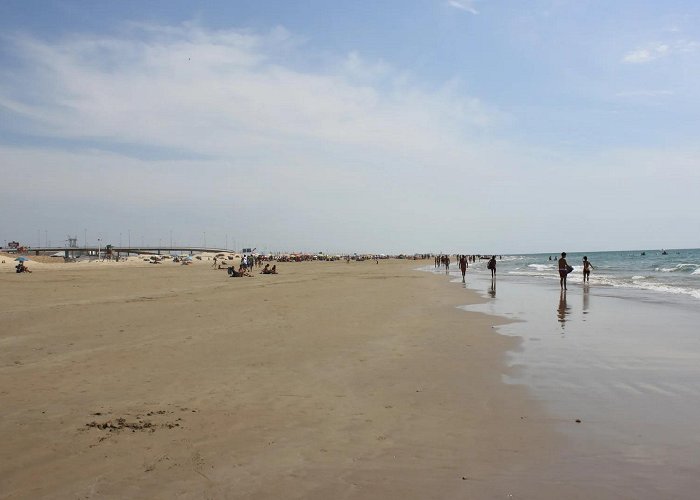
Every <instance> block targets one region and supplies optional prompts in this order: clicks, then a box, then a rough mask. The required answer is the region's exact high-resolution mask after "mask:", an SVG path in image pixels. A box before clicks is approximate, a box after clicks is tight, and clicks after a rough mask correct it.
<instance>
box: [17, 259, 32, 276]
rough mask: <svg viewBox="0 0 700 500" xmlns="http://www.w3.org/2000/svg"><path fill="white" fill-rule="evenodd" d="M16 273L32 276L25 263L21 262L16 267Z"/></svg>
mask: <svg viewBox="0 0 700 500" xmlns="http://www.w3.org/2000/svg"><path fill="white" fill-rule="evenodd" d="M15 272H18V273H30V274H31V271H30V270H29V268H28V267H27V266H25V265H24V262H20V263H19V264H17V265H16V266H15Z"/></svg>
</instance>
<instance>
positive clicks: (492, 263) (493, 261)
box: [486, 255, 496, 279]
mask: <svg viewBox="0 0 700 500" xmlns="http://www.w3.org/2000/svg"><path fill="white" fill-rule="evenodd" d="M486 268H487V269H490V270H491V279H494V278H495V277H496V256H495V255H494V256H493V257H491V259H490V260H489V263H488V264H486Z"/></svg>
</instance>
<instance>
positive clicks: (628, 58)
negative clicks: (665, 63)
mask: <svg viewBox="0 0 700 500" xmlns="http://www.w3.org/2000/svg"><path fill="white" fill-rule="evenodd" d="M668 53H669V46H668V45H666V44H663V43H659V44H655V45H652V46H650V47H647V48H643V49H637V50H633V51H631V52H628V53H627V54H625V56H624V57H623V58H622V60H623V61H624V62H626V63H630V64H643V63H648V62H651V61H653V60H655V59H659V58H660V57H664V56H666V55H668Z"/></svg>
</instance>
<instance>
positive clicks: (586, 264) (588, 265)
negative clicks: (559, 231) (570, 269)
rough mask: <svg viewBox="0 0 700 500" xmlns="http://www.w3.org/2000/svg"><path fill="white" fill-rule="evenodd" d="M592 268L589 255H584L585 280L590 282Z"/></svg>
mask: <svg viewBox="0 0 700 500" xmlns="http://www.w3.org/2000/svg"><path fill="white" fill-rule="evenodd" d="M591 269H593V264H591V263H590V261H589V260H588V257H586V256H585V255H584V256H583V282H584V283H589V282H590V276H591Z"/></svg>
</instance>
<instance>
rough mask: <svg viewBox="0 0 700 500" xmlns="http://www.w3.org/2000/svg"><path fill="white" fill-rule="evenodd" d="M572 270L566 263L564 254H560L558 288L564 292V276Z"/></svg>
mask: <svg viewBox="0 0 700 500" xmlns="http://www.w3.org/2000/svg"><path fill="white" fill-rule="evenodd" d="M573 270H574V268H573V267H571V266H570V265H569V263H568V262H566V252H562V253H561V259H559V286H560V287H561V289H562V290H566V276H567V275H568V274H569V273H570V272H571V271H573Z"/></svg>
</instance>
